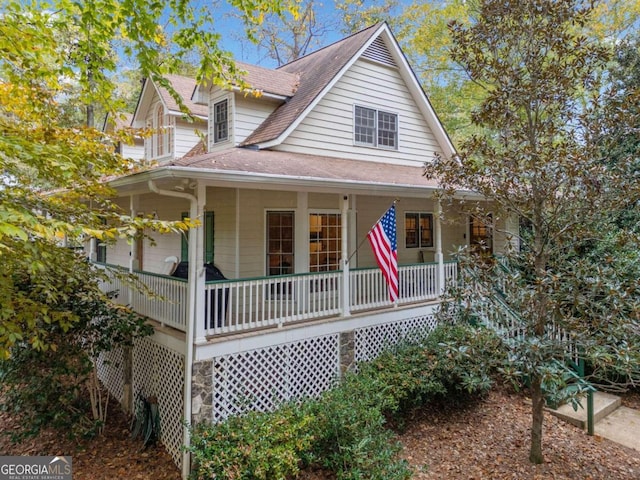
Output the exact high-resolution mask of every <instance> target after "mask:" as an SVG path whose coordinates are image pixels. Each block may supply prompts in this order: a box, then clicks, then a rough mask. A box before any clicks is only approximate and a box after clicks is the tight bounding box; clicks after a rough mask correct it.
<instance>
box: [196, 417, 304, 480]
mask: <svg viewBox="0 0 640 480" xmlns="http://www.w3.org/2000/svg"><path fill="white" fill-rule="evenodd" d="M313 420H314V419H313V417H312V416H311V415H310V413H309V411H308V409H307V408H305V407H304V406H296V405H285V406H283V407H281V408H280V409H278V410H276V411H275V412H272V413H262V412H249V413H247V414H245V415H241V416H235V417H231V418H229V419H227V421H225V422H223V423H219V424H215V425H205V424H199V425H196V426H195V427H193V428H192V429H191V446H190V447H189V451H190V452H191V453H192V454H193V458H194V461H195V468H194V471H193V474H192V477H193V478H197V479H201V478H202V479H204V478H206V479H209V478H216V479H218V480H227V479H228V480H232V479H257V480H280V479H285V478H287V477H289V476H292V475H296V474H297V473H298V471H299V469H300V464H301V461H302V456H303V454H304V453H305V452H308V451H309V449H310V445H311V442H312V437H311V435H312V433H311V423H312V421H313Z"/></svg>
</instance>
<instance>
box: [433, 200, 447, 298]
mask: <svg viewBox="0 0 640 480" xmlns="http://www.w3.org/2000/svg"><path fill="white" fill-rule="evenodd" d="M441 215H442V205H441V204H440V199H437V200H436V214H435V218H434V226H435V231H436V253H435V261H436V263H437V264H438V265H437V272H438V273H437V282H436V285H437V291H438V295H442V294H443V293H444V286H445V278H444V255H443V254H442V223H441V222H440V216H441Z"/></svg>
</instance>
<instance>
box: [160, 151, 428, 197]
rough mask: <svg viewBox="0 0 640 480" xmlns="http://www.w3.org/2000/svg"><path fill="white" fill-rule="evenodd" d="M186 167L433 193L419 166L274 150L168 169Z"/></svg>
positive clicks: (195, 160)
mask: <svg viewBox="0 0 640 480" xmlns="http://www.w3.org/2000/svg"><path fill="white" fill-rule="evenodd" d="M171 166H175V167H189V168H194V169H198V170H209V171H211V172H218V173H225V172H226V173H248V174H258V175H268V176H272V177H279V178H296V179H309V180H311V179H316V180H325V181H326V180H333V181H343V182H347V183H366V184H371V185H372V186H373V185H375V184H377V185H381V186H382V185H386V186H400V185H403V186H407V187H416V188H427V189H433V188H436V187H437V186H438V182H437V181H436V180H427V179H426V178H424V177H423V176H422V173H423V168H422V167H420V166H415V167H413V166H406V165H391V164H387V163H382V162H367V161H362V160H349V159H343V158H333V157H325V156H322V155H304V154H299V153H291V152H281V151H275V150H254V149H249V148H231V149H228V150H223V151H220V152H214V153H207V154H204V155H202V154H201V155H196V156H192V157H187V156H185V157H183V158H181V159H178V160H175V161H174V162H172V163H171V164H170V165H169V167H171Z"/></svg>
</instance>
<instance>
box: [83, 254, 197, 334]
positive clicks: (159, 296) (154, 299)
mask: <svg viewBox="0 0 640 480" xmlns="http://www.w3.org/2000/svg"><path fill="white" fill-rule="evenodd" d="M95 265H96V266H97V267H98V268H103V269H107V270H110V271H111V275H109V281H108V282H104V283H103V284H101V285H100V288H101V289H102V291H103V292H107V293H111V294H112V295H114V297H113V299H114V301H116V302H117V303H119V304H121V305H129V306H130V307H131V308H132V310H133V311H134V312H136V313H138V314H139V315H142V316H145V317H149V318H152V319H153V320H156V321H158V322H160V323H162V324H163V325H166V326H169V327H173V328H176V329H178V330H182V331H186V329H187V307H188V301H187V295H188V289H187V281H186V280H182V279H180V278H175V277H169V276H166V275H158V274H154V273H149V272H135V277H136V278H137V281H138V282H140V284H141V285H140V287H142V288H139V287H136V286H135V285H133V284H132V283H131V282H129V281H128V280H126V274H127V272H128V271H127V269H125V268H123V267H119V266H115V265H104V264H95ZM145 288H146V289H148V291H149V292H153V293H152V295H149V293H148V292H145V290H144V289H145Z"/></svg>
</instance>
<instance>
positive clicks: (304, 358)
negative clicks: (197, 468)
mask: <svg viewBox="0 0 640 480" xmlns="http://www.w3.org/2000/svg"><path fill="white" fill-rule="evenodd" d="M339 355H340V349H339V336H338V335H337V334H335V335H329V336H324V337H316V338H309V339H305V340H302V341H299V342H294V343H288V344H284V345H276V346H273V347H268V348H263V349H259V350H251V351H247V352H242V353H238V354H233V355H226V356H223V357H217V358H214V359H213V421H214V422H217V421H220V420H223V419H225V418H227V417H229V416H231V415H236V414H240V413H243V412H246V411H249V410H258V411H268V410H273V409H274V408H276V407H277V406H278V405H280V404H281V403H283V402H286V401H289V400H294V399H299V398H304V397H315V396H318V395H319V394H321V393H322V392H324V391H326V390H328V389H329V388H330V387H331V386H332V385H333V383H334V381H335V379H336V378H337V376H338V374H339Z"/></svg>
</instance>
